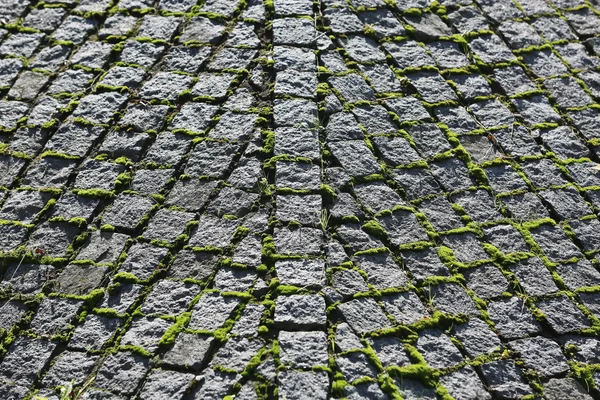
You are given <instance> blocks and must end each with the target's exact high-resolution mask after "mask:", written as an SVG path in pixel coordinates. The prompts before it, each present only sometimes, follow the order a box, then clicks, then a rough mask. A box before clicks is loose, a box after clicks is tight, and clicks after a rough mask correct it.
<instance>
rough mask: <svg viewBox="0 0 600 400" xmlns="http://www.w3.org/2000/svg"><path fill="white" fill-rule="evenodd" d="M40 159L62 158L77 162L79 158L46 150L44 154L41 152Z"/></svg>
mask: <svg viewBox="0 0 600 400" xmlns="http://www.w3.org/2000/svg"><path fill="white" fill-rule="evenodd" d="M40 157H42V158H44V157H54V158H62V159H64V160H79V156H71V155H68V154H64V153H59V152H56V151H52V150H46V151H45V152H43V153H42V154H41V155H40Z"/></svg>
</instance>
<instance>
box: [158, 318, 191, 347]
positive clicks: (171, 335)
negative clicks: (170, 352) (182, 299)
mask: <svg viewBox="0 0 600 400" xmlns="http://www.w3.org/2000/svg"><path fill="white" fill-rule="evenodd" d="M191 317H192V313H191V312H185V313H183V314H181V315H180V316H178V317H177V319H176V322H175V324H173V325H171V326H170V327H169V329H167V331H166V332H165V333H164V335H163V336H162V337H161V338H160V341H159V342H158V344H159V346H170V345H172V344H174V343H175V338H176V337H177V335H178V334H179V332H181V331H182V330H183V329H184V328H185V327H186V325H187V324H188V322H189V320H190V318H191Z"/></svg>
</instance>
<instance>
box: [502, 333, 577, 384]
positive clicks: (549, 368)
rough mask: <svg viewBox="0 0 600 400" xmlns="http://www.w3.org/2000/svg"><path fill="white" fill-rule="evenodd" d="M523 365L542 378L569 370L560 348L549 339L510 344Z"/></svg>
mask: <svg viewBox="0 0 600 400" xmlns="http://www.w3.org/2000/svg"><path fill="white" fill-rule="evenodd" d="M510 346H511V347H512V348H513V349H514V350H515V351H517V352H518V353H519V356H520V357H521V358H522V359H523V361H524V362H525V364H526V365H527V366H528V367H529V368H532V369H534V370H535V371H537V373H538V374H540V375H541V376H544V377H551V376H554V375H559V374H561V373H563V372H565V371H567V370H568V369H569V365H568V364H567V360H566V358H565V356H564V355H563V354H562V352H561V350H560V346H559V345H558V344H557V343H556V342H553V341H552V340H550V339H547V338H544V337H535V338H528V339H520V340H515V341H514V342H511V344H510Z"/></svg>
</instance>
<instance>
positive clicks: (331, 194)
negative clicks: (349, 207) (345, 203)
mask: <svg viewBox="0 0 600 400" xmlns="http://www.w3.org/2000/svg"><path fill="white" fill-rule="evenodd" d="M321 195H322V196H323V197H327V198H329V199H332V200H333V199H335V198H336V197H337V193H336V191H335V190H334V189H333V188H332V187H331V186H329V185H326V184H321Z"/></svg>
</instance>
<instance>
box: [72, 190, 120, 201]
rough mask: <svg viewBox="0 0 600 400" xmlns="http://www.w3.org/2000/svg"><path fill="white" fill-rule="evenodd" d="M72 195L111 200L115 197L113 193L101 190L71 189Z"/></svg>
mask: <svg viewBox="0 0 600 400" xmlns="http://www.w3.org/2000/svg"><path fill="white" fill-rule="evenodd" d="M73 193H75V194H76V195H78V196H83V197H92V198H97V199H112V198H114V197H115V196H116V195H115V193H113V192H109V191H108V190H102V189H73Z"/></svg>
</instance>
